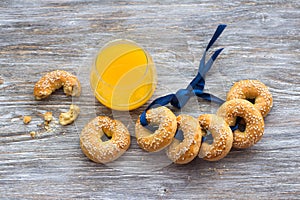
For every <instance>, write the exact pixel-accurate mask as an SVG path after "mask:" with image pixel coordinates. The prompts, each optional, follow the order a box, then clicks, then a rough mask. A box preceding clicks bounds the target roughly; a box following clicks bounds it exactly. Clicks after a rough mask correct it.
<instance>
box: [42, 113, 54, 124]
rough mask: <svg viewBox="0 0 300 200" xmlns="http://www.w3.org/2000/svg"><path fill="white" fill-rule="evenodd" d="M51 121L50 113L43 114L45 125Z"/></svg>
mask: <svg viewBox="0 0 300 200" xmlns="http://www.w3.org/2000/svg"><path fill="white" fill-rule="evenodd" d="M52 119H53V117H52V112H46V113H45V114H44V120H45V124H49V122H51V121H52Z"/></svg>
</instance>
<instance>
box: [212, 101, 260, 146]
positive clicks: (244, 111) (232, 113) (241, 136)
mask: <svg viewBox="0 0 300 200" xmlns="http://www.w3.org/2000/svg"><path fill="white" fill-rule="evenodd" d="M217 115H218V116H220V117H223V118H224V120H225V121H226V122H227V124H228V125H229V126H234V125H235V123H236V118H237V117H241V118H243V120H244V121H245V126H246V127H245V131H240V130H239V129H237V130H235V131H234V132H233V144H232V146H233V147H234V148H238V149H243V148H248V147H251V146H252V145H254V144H255V143H257V142H258V141H259V140H260V139H261V137H262V136H263V133H264V119H263V117H262V115H261V113H260V111H259V110H257V109H256V108H255V107H254V105H253V104H252V103H250V102H249V101H247V100H244V99H233V100H230V101H226V102H225V103H223V104H222V105H221V106H220V108H219V109H218V111H217Z"/></svg>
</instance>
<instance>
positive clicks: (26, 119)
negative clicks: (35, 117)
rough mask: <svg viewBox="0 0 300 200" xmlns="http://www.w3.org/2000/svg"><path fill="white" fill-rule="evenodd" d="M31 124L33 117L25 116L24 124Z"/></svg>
mask: <svg viewBox="0 0 300 200" xmlns="http://www.w3.org/2000/svg"><path fill="white" fill-rule="evenodd" d="M29 122H31V117H30V116H24V117H23V123H24V124H29Z"/></svg>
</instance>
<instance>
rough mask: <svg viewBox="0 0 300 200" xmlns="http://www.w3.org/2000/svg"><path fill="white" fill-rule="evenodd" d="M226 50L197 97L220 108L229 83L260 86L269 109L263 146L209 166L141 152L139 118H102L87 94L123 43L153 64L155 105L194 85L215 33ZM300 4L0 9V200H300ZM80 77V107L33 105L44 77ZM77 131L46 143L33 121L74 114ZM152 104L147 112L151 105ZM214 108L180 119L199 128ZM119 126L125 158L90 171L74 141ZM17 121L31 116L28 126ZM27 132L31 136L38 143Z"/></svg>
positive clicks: (26, 4)
mask: <svg viewBox="0 0 300 200" xmlns="http://www.w3.org/2000/svg"><path fill="white" fill-rule="evenodd" d="M220 23H225V24H227V25H228V27H227V29H226V30H225V32H224V33H223V35H222V36H221V38H220V39H219V40H218V42H217V43H216V45H215V47H214V48H215V49H216V48H220V47H224V48H225V50H224V52H223V53H222V54H221V56H220V58H219V59H218V60H217V62H216V63H215V64H214V66H213V67H212V69H211V70H210V72H209V73H208V74H207V77H206V90H207V91H209V92H211V93H213V94H215V95H217V96H219V97H221V98H225V96H226V92H227V91H228V90H229V88H230V87H231V85H232V84H233V82H234V81H238V80H241V79H259V80H261V81H262V82H263V83H265V84H266V85H268V86H269V87H270V90H271V92H272V94H273V97H274V107H273V110H272V111H271V113H270V114H269V115H268V116H267V117H266V119H265V124H266V129H265V135H264V137H263V139H262V140H261V141H260V142H259V143H258V144H256V145H255V146H253V147H252V148H249V149H246V150H232V151H231V152H230V154H229V155H228V156H227V157H226V158H224V159H222V160H221V161H218V162H207V161H203V160H200V159H195V160H194V161H193V162H192V163H190V164H188V165H184V166H178V165H174V164H171V163H170V161H168V160H167V159H166V157H165V155H164V153H156V154H148V153H145V152H143V151H142V150H140V149H139V148H138V146H137V144H136V140H135V138H134V136H133V135H134V132H133V127H134V123H135V120H136V119H137V117H138V115H139V114H140V113H141V112H142V110H143V109H145V106H146V105H144V106H143V107H141V108H139V109H137V110H135V111H132V112H117V111H111V110H109V109H107V108H105V107H103V106H102V105H101V104H100V103H98V102H97V101H96V100H95V98H94V97H93V95H92V92H91V91H90V89H89V80H88V70H89V67H90V66H91V64H92V62H93V59H94V56H95V54H96V53H97V51H98V50H99V48H101V46H103V45H104V44H105V43H106V42H108V41H110V40H113V39H116V38H126V39H131V40H134V41H136V42H137V43H139V44H140V45H142V46H143V47H144V48H145V49H147V51H149V53H150V54H151V55H152V57H153V59H154V61H155V63H156V67H157V71H158V87H157V90H156V92H155V94H154V96H153V97H152V99H154V98H156V97H158V96H161V95H164V94H168V93H170V92H175V91H176V90H177V89H179V88H184V87H185V86H186V85H187V84H188V82H189V81H190V80H191V79H192V78H193V77H194V76H195V73H196V70H197V69H196V68H197V65H198V63H199V59H200V57H201V55H202V53H203V50H204V48H205V46H206V44H207V42H208V40H209V39H210V37H211V35H212V34H213V32H214V30H215V28H216V27H217V25H218V24H220ZM299 28H300V4H299V2H298V1H293V0H288V1H280V0H274V1H267V0H262V1H258V0H252V1H249V0H243V1H239V2H234V1H227V0H226V1H217V0H210V1H207V0H206V1H194V0H188V1H184V2H182V1H170V0H168V1H164V2H160V1H154V0H153V1H114V2H111V1H107V0H104V1H94V0H89V1H84V0H76V1H75V0H62V1H58V0H57V1H52V0H46V1H37V0H33V1H21V0H12V1H8V0H4V1H1V2H0V54H1V56H0V79H1V80H2V83H0V113H1V117H0V198H3V199H20V198H22V199H73V198H84V199H88V198H91V199H299V196H300V180H299V177H300V172H299V171H300V170H299V167H300V166H299V163H300V162H299V160H300V134H299V127H300V118H299V116H300V111H299V101H300V79H299V77H300V68H299V65H300V62H299V60H300V56H299V55H300V51H299V47H300V36H299ZM55 69H64V70H67V71H70V72H72V73H74V74H77V75H78V77H79V79H80V81H81V82H82V85H83V88H84V91H83V94H82V96H81V97H80V98H73V99H72V98H70V97H66V96H65V95H64V94H63V92H62V91H61V90H60V91H57V92H55V93H54V94H53V95H52V96H51V97H50V98H48V99H46V100H43V101H36V100H34V97H33V95H32V92H33V86H34V83H35V82H36V81H37V80H38V79H39V78H40V77H41V76H42V75H43V74H45V73H46V72H49V71H51V70H55ZM72 102H73V103H76V104H77V105H78V106H80V108H81V110H82V113H81V114H80V117H79V119H78V120H77V121H76V123H75V124H72V125H69V126H64V127H62V126H59V125H55V124H53V129H54V130H53V131H50V132H45V130H44V129H43V126H40V124H42V123H43V120H42V117H41V114H43V113H45V112H46V111H51V112H53V114H54V117H55V119H56V120H57V118H58V116H59V113H60V112H62V111H66V110H67V109H68V107H69V105H70V104H71V103H72ZM148 103H149V102H148ZM216 109H217V106H216V105H214V104H210V103H207V102H205V101H202V100H200V99H197V98H192V99H191V100H190V102H189V103H188V105H187V106H186V107H185V108H184V109H183V110H182V111H178V110H177V111H176V110H174V109H173V111H174V112H176V113H177V114H179V113H181V112H182V113H187V114H190V115H192V116H195V117H196V116H198V115H199V114H202V113H214V112H215V111H216ZM100 114H101V115H107V116H113V117H114V118H117V119H120V120H122V121H123V122H124V123H125V124H126V125H127V126H128V128H129V130H130V132H131V134H132V136H133V137H132V144H131V147H130V149H129V151H128V152H126V154H125V155H124V156H122V157H121V158H120V159H119V160H117V161H116V162H114V163H112V164H108V165H106V166H104V165H99V164H95V163H93V162H90V161H89V160H88V159H87V158H86V157H85V156H84V155H83V154H82V152H81V150H80V147H79V138H78V136H79V133H80V130H81V129H82V127H83V126H84V124H85V123H86V122H88V121H89V120H90V119H92V118H93V117H94V116H96V115H100ZM23 115H30V116H32V118H33V120H32V121H31V122H30V124H29V125H24V124H23V122H22V116H23ZM30 131H37V132H39V133H40V134H39V135H38V137H37V138H36V139H32V138H31V137H30V135H29V132H30Z"/></svg>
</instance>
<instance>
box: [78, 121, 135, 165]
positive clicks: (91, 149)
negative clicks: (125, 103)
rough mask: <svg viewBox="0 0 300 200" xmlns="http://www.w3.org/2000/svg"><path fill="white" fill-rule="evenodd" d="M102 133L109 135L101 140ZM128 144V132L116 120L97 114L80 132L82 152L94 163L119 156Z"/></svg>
mask: <svg viewBox="0 0 300 200" xmlns="http://www.w3.org/2000/svg"><path fill="white" fill-rule="evenodd" d="M103 134H106V135H107V136H109V137H111V139H110V140H109V141H105V142H104V141H102V140H101V137H102V136H103ZM129 145H130V134H129V132H128V130H127V128H126V127H125V126H124V124H122V123H121V122H120V121H118V120H112V119H110V118H109V117H105V116H98V117H96V118H94V119H93V120H92V121H91V122H89V123H88V124H87V125H86V126H85V127H84V128H83V130H82V132H81V134H80V147H81V149H82V152H83V153H84V154H85V155H86V156H87V157H88V158H89V159H91V160H92V161H94V162H96V163H103V164H105V163H108V162H111V161H113V160H116V159H117V158H119V157H120V156H121V155H122V154H124V153H125V151H126V150H127V149H128V148H129Z"/></svg>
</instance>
